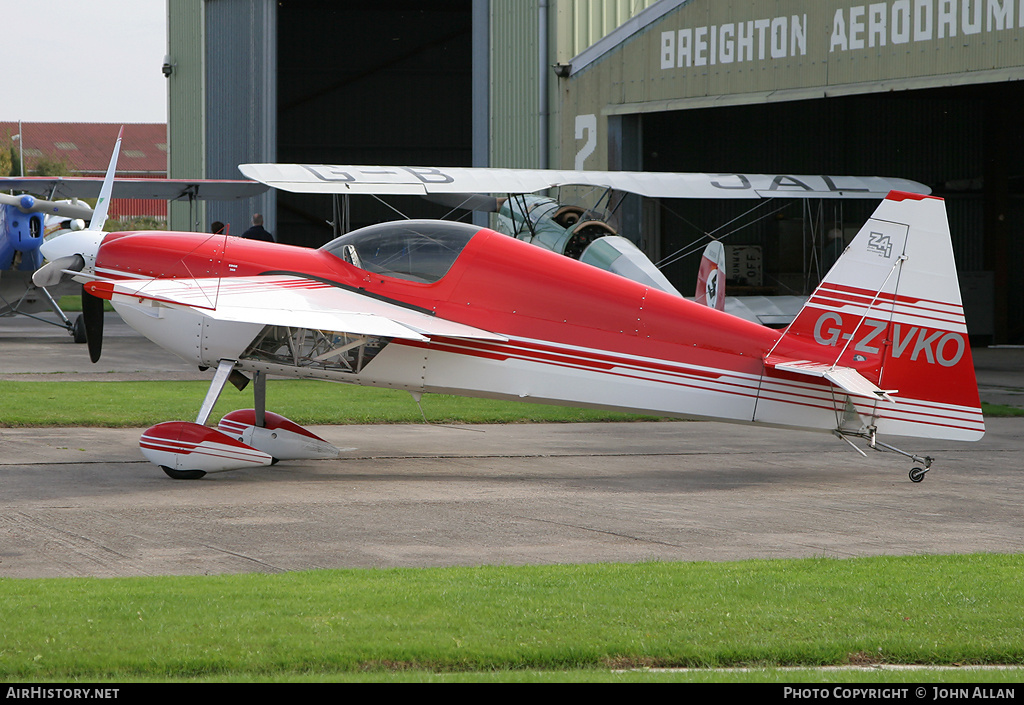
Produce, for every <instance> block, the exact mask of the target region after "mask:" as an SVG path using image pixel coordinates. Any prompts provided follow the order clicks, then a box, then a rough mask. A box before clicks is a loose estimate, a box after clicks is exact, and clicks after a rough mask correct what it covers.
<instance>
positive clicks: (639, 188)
mask: <svg viewBox="0 0 1024 705" xmlns="http://www.w3.org/2000/svg"><path fill="white" fill-rule="evenodd" d="M238 168H239V170H240V171H241V172H242V174H243V175H244V176H246V177H247V178H249V179H252V180H254V181H259V182H260V183H263V184H267V185H268V186H271V187H273V188H276V189H281V190H284V191H291V192H294V193H348V194H378V195H403V194H408V195H419V196H423V195H428V194H445V193H496V194H508V193H533V192H536V191H543V190H545V189H549V188H555V187H558V186H571V185H580V186H595V187H601V188H611V189H614V190H616V191H628V192H630V193H635V194H639V195H641V196H648V197H651V198H872V199H881V198H885V196H886V195H887V194H888V193H889V192H890V191H893V190H896V191H906V192H911V193H921V194H928V193H930V192H931V189H929V188H928V187H927V186H925V185H924V184H921V183H918V182H916V181H909V180H907V179H894V178H887V177H880V176H820V175H791V174H699V173H673V172H643V171H567V170H558V169H496V168H494V169H492V168H469V167H416V166H331V165H318V164H242V165H240V166H239V167H238Z"/></svg>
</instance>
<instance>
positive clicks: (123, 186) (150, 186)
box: [0, 176, 270, 201]
mask: <svg viewBox="0 0 1024 705" xmlns="http://www.w3.org/2000/svg"><path fill="white" fill-rule="evenodd" d="M102 185H103V178H102V177H91V176H24V177H22V176H14V177H4V178H0V190H4V191H7V190H14V191H27V192H29V193H37V194H43V195H45V196H47V197H49V198H54V199H56V198H95V197H97V196H99V194H100V187H101V186H102ZM268 188H270V187H269V186H268V185H267V184H261V183H258V182H256V181H246V180H244V179H131V178H126V179H114V186H113V195H112V196H111V197H112V198H151V199H155V200H162V201H188V200H191V199H199V200H207V201H230V200H234V199H239V198H249V197H251V196H258V195H260V194H261V193H263V192H264V191H266V190H267V189H268Z"/></svg>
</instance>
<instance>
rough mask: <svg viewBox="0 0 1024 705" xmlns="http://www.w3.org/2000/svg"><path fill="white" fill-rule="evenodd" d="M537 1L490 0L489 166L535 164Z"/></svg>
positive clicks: (538, 124) (538, 130)
mask: <svg viewBox="0 0 1024 705" xmlns="http://www.w3.org/2000/svg"><path fill="white" fill-rule="evenodd" d="M539 10H540V3H539V1H538V0H491V27H490V35H491V36H490V42H491V129H490V132H491V166H494V167H517V168H538V167H540V166H541V165H542V164H543V163H544V161H545V160H544V157H543V156H542V155H541V154H540V145H541V144H542V139H541V127H542V123H541V115H540V110H541V98H540V91H541V78H542V77H541V76H540V66H541V61H540V37H539V27H540V22H539Z"/></svg>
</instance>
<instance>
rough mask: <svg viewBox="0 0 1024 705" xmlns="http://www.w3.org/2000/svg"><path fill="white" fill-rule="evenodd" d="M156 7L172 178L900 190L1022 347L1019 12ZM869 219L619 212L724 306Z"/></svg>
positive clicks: (845, 205)
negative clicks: (262, 169)
mask: <svg viewBox="0 0 1024 705" xmlns="http://www.w3.org/2000/svg"><path fill="white" fill-rule="evenodd" d="M168 13H169V30H168V31H169V57H168V59H169V62H170V65H171V68H172V72H171V73H170V74H169V75H168V82H169V96H170V101H169V106H170V107H169V140H170V150H171V152H170V167H169V168H170V172H171V176H193V177H194V176H200V175H204V176H207V177H209V178H217V177H222V178H236V177H237V171H235V168H234V165H236V164H238V163H240V162H244V161H281V162H294V161H306V162H317V163H324V162H333V163H355V164H360V163H366V164H375V163H376V164H394V163H398V164H421V165H436V166H451V165H476V166H485V165H489V166H510V167H545V166H550V167H559V168H574V167H581V168H586V169H606V168H610V169H641V170H649V171H702V172H712V173H717V172H733V171H742V172H754V173H782V174H836V175H842V174H850V175H884V176H894V177H902V178H909V179H913V180H916V181H920V182H923V183H925V184H927V185H928V186H930V187H931V188H932V190H933V193H935V194H937V195H940V196H942V197H944V198H945V199H946V201H947V210H948V213H949V217H950V222H951V226H952V230H953V233H954V240H955V242H954V244H955V249H956V257H957V263H958V268H959V270H960V276H961V281H962V287H963V289H964V300H965V306H966V308H967V316H968V326H969V328H970V330H971V334H972V339H973V340H974V341H975V342H977V343H1024V273H1022V272H1021V271H1020V270H1021V267H1020V266H1019V265H1018V264H1015V263H1019V262H1021V261H1022V255H1024V251H1022V250H1024V244H1022V242H1024V239H1022V236H1024V200H1022V195H1024V194H1022V181H1024V180H1022V176H1024V174H1022V172H1021V168H1020V164H1022V163H1024V130H1022V128H1021V125H1020V119H1019V115H1021V114H1022V111H1021V109H1022V107H1024V83H1022V82H1021V78H1024V0H882V1H879V2H858V1H856V0H853V1H851V0H815V1H814V2H811V1H809V0H751V1H749V2H744V3H733V2H722V1H721V0H659V1H653V0H444V1H440V2H431V3H418V2H408V1H404V0H378V2H376V3H374V4H373V5H372V6H370V7H367V6H364V5H359V6H355V5H354V4H350V3H345V4H340V3H328V2H317V1H314V0H282V1H281V2H269V1H266V2H248V1H247V0H246V1H245V2H243V1H242V0H169V2H168ZM197 115H198V116H201V119H196V116H197ZM200 171H201V173H197V172H200ZM185 172H190V173H185ZM795 186H796V187H798V184H797V185H795ZM215 207H216V208H220V207H221V206H211V208H215ZM227 207H230V206H227ZM235 207H236V208H237V207H239V206H235ZM240 207H241V208H248V209H250V210H251V209H253V208H257V206H240ZM411 208H412V212H413V213H414V214H415V215H433V214H434V213H433V212H432V211H431V210H430V208H431V206H429V204H414V205H413V206H411ZM871 208H872V204H870V203H864V202H857V201H842V202H839V201H829V202H820V201H819V202H810V201H803V200H800V201H795V202H792V203H788V204H781V203H779V202H769V203H767V204H757V203H754V202H746V201H743V202H735V203H722V202H697V201H680V200H674V199H663V200H661V201H653V200H650V199H643V200H641V199H628V200H627V201H626V203H625V205H624V206H623V208H622V210H621V212H620V214H619V216H620V224H621V226H622V231H623V234H625V235H627V236H629V237H631V238H633V239H634V240H636V241H637V242H638V243H640V244H641V245H642V246H643V247H644V248H645V250H646V251H647V252H648V254H649V255H651V257H652V259H654V260H655V261H659V260H663V259H666V260H669V264H667V265H665V267H664V271H665V272H666V274H667V275H668V277H669V279H670V280H672V281H673V283H674V284H676V285H677V287H678V288H679V289H680V290H682V291H687V290H688V289H692V287H693V281H694V280H695V277H696V268H697V263H696V261H695V260H696V258H694V257H690V258H683V259H679V260H677V261H674V262H673V261H671V260H672V258H673V256H674V255H676V254H677V253H679V252H680V251H685V250H687V249H692V247H693V246H695V244H699V243H702V242H705V241H706V240H707V238H708V237H709V235H710V236H713V237H720V238H723V242H724V243H725V244H726V245H727V247H728V248H729V250H730V260H731V262H733V263H734V265H735V267H736V270H735V272H734V273H733V274H734V276H733V277H732V280H731V281H730V288H731V290H732V291H731V293H758V294H766V295H772V294H788V293H795V294H799V293H805V292H806V291H807V288H808V287H812V286H813V285H814V284H815V283H816V281H817V277H818V276H819V275H820V273H821V272H820V269H821V264H820V254H821V248H822V247H823V246H824V244H825V242H826V237H827V234H828V233H829V232H830V231H836V232H839V233H845V234H846V236H847V237H848V236H849V234H850V233H851V232H853V231H855V230H856V228H857V227H858V226H859V225H860V223H862V222H863V220H864V219H865V218H866V216H867V214H868V212H869V211H870V210H871ZM258 209H260V210H262V211H263V212H265V213H266V214H268V220H269V222H271V224H272V229H275V228H276V230H277V231H280V233H281V237H282V239H283V240H284V241H290V242H295V243H296V244H305V245H314V244H319V243H320V242H322V241H323V240H324V239H325V238H326V237H327V236H328V235H329V233H326V232H324V229H325V227H326V226H325V225H324V221H325V220H332V221H334V222H339V221H341V222H347V223H351V224H352V225H359V224H362V223H364V222H370V221H373V220H379V219H384V218H391V217H397V216H395V215H394V214H393V213H392V212H391V211H389V210H388V208H387V206H385V205H382V204H379V203H376V202H374V203H372V204H370V205H369V206H366V205H363V204H355V203H353V204H351V205H349V204H346V205H344V206H339V204H337V203H328V202H322V203H314V202H311V201H309V200H303V199H296V198H295V197H290V196H287V195H283V194H271V195H268V196H267V197H265V202H264V203H262V204H260V205H259V206H258ZM208 216H210V218H211V219H212V217H213V216H212V214H208ZM245 217H246V213H244V212H238V213H233V214H227V215H218V219H221V220H226V221H235V222H236V223H237V224H236V225H235V227H236V228H237V227H241V226H243V225H244V223H243V222H242V221H243V220H244V218H245ZM172 218H173V213H172ZM723 226H724V227H723ZM175 227H178V226H175ZM286 233H287V234H286Z"/></svg>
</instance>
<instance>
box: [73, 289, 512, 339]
mask: <svg viewBox="0 0 1024 705" xmlns="http://www.w3.org/2000/svg"><path fill="white" fill-rule="evenodd" d="M86 290H87V291H89V292H90V293H92V294H93V295H95V296H99V297H100V298H105V299H111V298H114V299H115V300H116V297H118V296H121V297H124V298H125V300H130V301H131V302H132V303H142V302H145V301H149V302H150V303H151V304H152V305H154V306H160V305H164V306H181V307H188V308H191V309H193V310H195V311H198V312H200V313H202V314H203V315H206V316H208V317H209V318H212V319H214V320H219V321H234V322H241V323H257V324H262V325H269V326H288V327H291V328H307V329H312V330H325V331H335V332H338V333H353V334H356V335H368V336H380V337H387V338H404V339H407V340H419V341H425V340H428V339H430V338H431V337H435V336H440V337H446V338H467V339H476V340H498V341H504V340H506V338H505V337H504V336H501V335H497V334H495V333H491V332H488V331H485V330H481V329H479V328H474V327H472V326H467V325H463V324H461V323H456V322H455V321H449V320H446V319H444V318H439V317H437V316H435V315H433V314H432V313H431V312H429V311H426V310H423V309H418V308H410V307H408V306H405V305H400V304H397V303H392V302H390V301H385V300H382V299H379V298H374V297H371V296H367V295H366V294H363V293H360V292H358V291H355V290H352V289H345V288H342V287H339V286H334V285H331V284H326V283H323V282H319V281H314V280H311V279H305V278H302V277H296V276H290V275H268V276H252V277H226V278H223V279H221V278H216V277H213V278H206V279H132V280H125V281H121V280H117V281H114V280H105V281H93V282H89V283H87V284H86Z"/></svg>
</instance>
